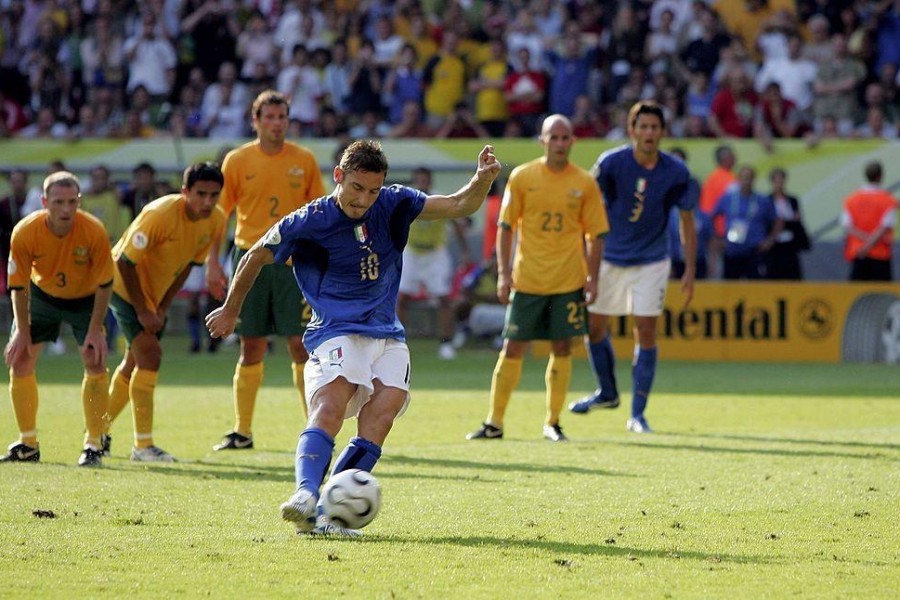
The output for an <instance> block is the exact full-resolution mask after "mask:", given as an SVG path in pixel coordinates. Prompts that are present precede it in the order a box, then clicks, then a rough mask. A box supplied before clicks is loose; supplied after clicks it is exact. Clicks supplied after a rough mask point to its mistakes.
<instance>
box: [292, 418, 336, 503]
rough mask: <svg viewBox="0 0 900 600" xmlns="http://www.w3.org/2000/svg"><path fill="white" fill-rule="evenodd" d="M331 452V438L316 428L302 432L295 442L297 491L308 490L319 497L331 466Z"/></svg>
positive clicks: (332, 447) (332, 439) (332, 450)
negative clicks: (326, 473)
mask: <svg viewBox="0 0 900 600" xmlns="http://www.w3.org/2000/svg"><path fill="white" fill-rule="evenodd" d="M332 452H334V438H333V437H331V436H330V435H328V434H327V433H326V432H325V431H323V430H321V429H319V428H318V427H310V428H308V429H304V430H303V432H302V433H301V434H300V439H299V440H298V441H297V459H296V460H297V462H296V464H295V466H294V474H295V475H294V476H295V479H296V481H297V489H300V488H303V489H305V490H309V491H310V492H312V493H313V494H315V495H316V497H317V498H318V497H319V488H320V487H322V480H323V479H325V472H326V471H328V465H329V464H331V453H332Z"/></svg>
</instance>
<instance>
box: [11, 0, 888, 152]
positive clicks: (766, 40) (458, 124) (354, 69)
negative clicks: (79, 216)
mask: <svg viewBox="0 0 900 600" xmlns="http://www.w3.org/2000/svg"><path fill="white" fill-rule="evenodd" d="M0 8H2V13H0V50H2V55H0V137H19V138H57V139H80V138H90V137H123V138H143V137H155V136H178V137H209V138H222V139H226V138H236V137H246V136H249V135H250V133H251V132H250V131H248V123H249V119H248V116H247V113H248V109H249V104H250V102H251V100H252V98H254V97H255V96H256V94H257V93H258V92H259V91H261V90H262V89H266V88H275V89H278V90H279V91H281V92H284V93H286V94H288V95H289V96H291V98H292V107H291V114H290V117H291V123H292V129H293V133H294V134H295V135H300V136H314V137H342V136H353V137H358V136H376V137H400V138H403V137H480V136H485V135H490V136H506V137H521V136H532V135H534V133H535V129H536V127H539V123H540V119H541V117H542V116H543V115H545V114H548V113H561V114H564V115H567V116H569V117H570V118H572V120H573V123H574V124H575V127H576V133H577V135H579V136H581V137H607V138H612V139H615V138H623V137H624V136H625V135H626V131H625V123H624V118H625V114H626V107H627V106H630V105H631V104H632V103H633V102H635V101H636V100H638V99H648V98H653V99H656V100H657V101H658V102H660V103H661V104H662V105H663V106H664V107H665V109H666V112H667V116H668V120H669V121H670V123H671V127H670V133H671V135H672V136H673V137H748V138H749V137H756V138H757V139H759V140H760V141H761V142H762V143H763V144H764V145H766V146H769V145H770V144H771V140H772V139H774V138H788V137H794V138H801V137H806V138H809V139H822V138H829V137H840V138H851V137H865V138H873V137H875V138H885V139H893V138H896V137H897V136H898V126H900V108H898V85H900V79H898V65H900V0H797V1H793V0H655V1H653V0H620V1H612V0H610V1H607V2H598V1H596V0H570V1H568V2H566V1H553V0H334V1H325V0H142V1H140V2H137V1H136V0H0Z"/></svg>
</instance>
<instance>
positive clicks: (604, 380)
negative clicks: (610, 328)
mask: <svg viewBox="0 0 900 600" xmlns="http://www.w3.org/2000/svg"><path fill="white" fill-rule="evenodd" d="M588 357H589V358H590V361H591V367H593V369H594V375H596V377H597V385H598V386H599V388H600V397H601V398H603V399H604V400H612V399H613V398H618V397H619V389H618V388H617V387H616V355H615V353H614V352H613V347H612V341H610V339H609V335H607V336H606V337H605V338H603V339H602V340H600V341H599V342H596V343H590V342H588Z"/></svg>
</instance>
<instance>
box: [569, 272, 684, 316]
mask: <svg viewBox="0 0 900 600" xmlns="http://www.w3.org/2000/svg"><path fill="white" fill-rule="evenodd" d="M671 268H672V262H671V261H670V260H669V259H668V258H666V259H664V260H661V261H658V262H655V263H650V264H646V265H637V266H634V267H618V266H616V265H614V264H612V263H609V262H606V261H605V260H604V261H603V262H602V263H601V264H600V282H599V286H598V290H597V299H596V300H594V302H593V303H592V304H591V305H589V306H588V307H587V309H588V312H591V313H594V314H601V315H616V316H618V315H636V316H639V317H658V316H659V315H661V314H662V312H663V305H664V303H665V301H666V288H667V287H668V284H669V271H670V270H671Z"/></svg>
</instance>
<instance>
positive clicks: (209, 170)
mask: <svg viewBox="0 0 900 600" xmlns="http://www.w3.org/2000/svg"><path fill="white" fill-rule="evenodd" d="M183 181H184V187H185V188H187V189H191V188H192V187H194V184H195V183H197V182H198V181H215V182H216V183H218V184H219V185H225V176H224V175H222V169H220V168H219V165H218V164H216V163H214V162H210V161H206V162H199V163H194V164H192V165H190V166H189V167H188V168H187V169H185V170H184V179H183Z"/></svg>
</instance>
